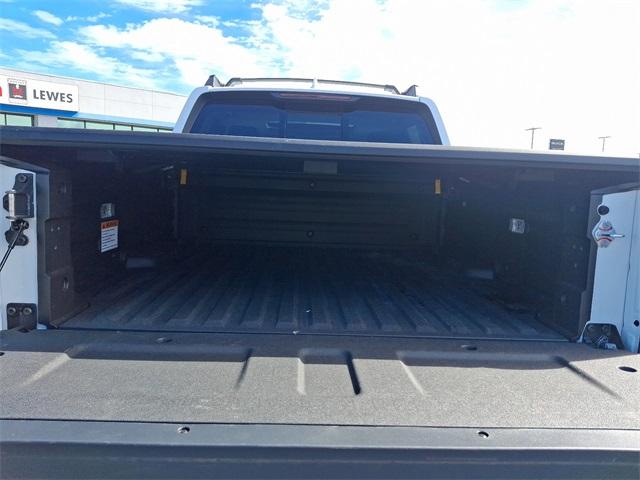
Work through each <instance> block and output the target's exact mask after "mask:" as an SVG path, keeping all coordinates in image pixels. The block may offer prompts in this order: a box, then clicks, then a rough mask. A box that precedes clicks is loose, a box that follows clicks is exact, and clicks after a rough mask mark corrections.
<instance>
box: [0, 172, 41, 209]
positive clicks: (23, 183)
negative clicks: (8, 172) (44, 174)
mask: <svg viewBox="0 0 640 480" xmlns="http://www.w3.org/2000/svg"><path fill="white" fill-rule="evenodd" d="M34 196H35V190H34V175H33V173H18V174H17V175H16V180H15V183H14V184H13V188H12V189H11V190H7V192H6V193H5V194H4V197H2V206H3V208H4V209H5V210H6V211H7V212H8V213H9V215H7V218H8V219H9V220H22V219H25V218H33V215H34V203H33V200H34Z"/></svg>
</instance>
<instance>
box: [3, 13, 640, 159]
mask: <svg viewBox="0 0 640 480" xmlns="http://www.w3.org/2000/svg"><path fill="white" fill-rule="evenodd" d="M639 4H640V2H638V1H637V0H607V1H599V0H528V1H527V0H423V1H418V0H319V1H313V0H299V1H294V0H266V1H258V0H251V1H243V0H240V1H230V0H216V1H212V2H205V1H204V0H112V1H108V2H107V1H98V0H84V1H72V0H56V1H53V0H49V1H47V0H0V65H1V66H5V67H13V68H17V69H22V70H27V71H35V72H44V73H52V74H59V75H64V76H71V77H78V78H84V79H93V80H98V81H104V82H110V83H116V84H122V85H130V86H139V87H143V88H154V89H159V90H165V91H172V92H177V93H185V94H186V93H188V92H189V91H190V90H191V89H192V88H193V87H195V86H199V85H202V84H203V83H204V81H205V79H206V78H207V76H208V74H209V73H216V74H218V75H219V76H220V77H222V78H223V79H226V78H229V77H231V76H269V75H272V76H311V77H321V78H339V79H348V80H363V81H369V82H374V83H394V84H396V85H398V87H400V88H406V87H407V86H409V85H411V84H418V85H419V86H420V87H421V91H420V93H421V94H424V95H425V96H429V97H431V98H433V99H434V100H435V101H436V103H438V104H439V106H440V109H441V111H442V114H443V117H444V119H445V123H446V124H447V125H448V129H449V132H450V136H451V138H452V141H453V142H454V143H456V144H460V145H473V146H490V147H491V146H493V147H514V148H525V147H526V146H527V144H528V137H527V133H526V132H525V131H524V129H525V128H527V127H530V126H542V127H543V130H541V131H540V132H539V133H538V143H537V144H536V147H537V148H540V149H544V148H546V143H547V142H548V139H549V138H565V139H566V140H567V148H568V149H569V150H571V151H579V152H588V153H597V151H598V145H599V143H598V140H597V137H598V136H600V135H611V136H612V138H611V139H610V141H609V144H608V148H609V149H610V152H611V153H619V154H625V155H633V156H637V155H638V153H639V152H640V133H639V132H640V72H639V70H640V51H639V50H640V46H639V44H640V42H638V41H637V32H638V31H640V7H639V6H638V5H639Z"/></svg>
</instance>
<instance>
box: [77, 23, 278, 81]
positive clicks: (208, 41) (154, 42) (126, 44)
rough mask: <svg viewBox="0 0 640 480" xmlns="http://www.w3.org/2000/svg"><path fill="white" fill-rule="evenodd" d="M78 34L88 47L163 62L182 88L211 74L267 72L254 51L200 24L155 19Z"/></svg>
mask: <svg viewBox="0 0 640 480" xmlns="http://www.w3.org/2000/svg"><path fill="white" fill-rule="evenodd" d="M80 35H81V38H82V39H83V40H84V41H86V42H87V43H89V44H90V45H95V46H100V47H107V48H111V49H119V52H121V54H126V55H129V56H132V57H135V58H137V59H142V58H144V57H145V56H148V57H149V59H150V60H152V61H155V62H157V61H159V60H160V59H164V61H165V62H166V64H167V65H168V66H170V67H175V68H176V69H177V70H178V72H179V73H180V77H179V79H178V80H179V81H180V82H181V83H182V84H184V85H191V86H195V85H202V84H203V83H204V82H205V80H206V79H207V78H208V76H209V75H210V74H211V73H217V74H218V75H222V76H230V75H238V74H242V75H257V74H261V73H262V72H264V71H268V70H269V69H268V67H267V65H265V64H264V61H263V60H262V59H261V58H260V56H259V54H258V52H257V51H252V50H250V49H248V48H246V47H245V46H243V45H241V44H239V43H238V42H237V41H236V40H235V39H234V38H231V37H227V36H225V35H224V34H223V32H222V31H221V30H220V29H219V28H217V27H214V26H211V25H205V24H202V23H199V22H188V21H185V20H180V19H177V18H157V19H153V20H149V21H147V22H144V23H142V24H137V25H127V26H126V27H125V28H122V29H120V28H118V27H115V26H112V25H108V26H107V25H94V26H88V27H84V28H81V29H80ZM176 87H177V86H176ZM176 87H174V88H176Z"/></svg>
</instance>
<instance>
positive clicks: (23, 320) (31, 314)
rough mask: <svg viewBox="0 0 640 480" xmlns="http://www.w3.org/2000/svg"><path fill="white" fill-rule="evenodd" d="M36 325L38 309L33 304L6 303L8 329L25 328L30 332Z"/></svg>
mask: <svg viewBox="0 0 640 480" xmlns="http://www.w3.org/2000/svg"><path fill="white" fill-rule="evenodd" d="M37 323H38V307H37V305H36V304H35V303H8V304H7V326H8V328H26V329H28V330H32V329H34V328H36V326H37Z"/></svg>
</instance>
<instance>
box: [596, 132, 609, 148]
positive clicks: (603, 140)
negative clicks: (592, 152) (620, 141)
mask: <svg viewBox="0 0 640 480" xmlns="http://www.w3.org/2000/svg"><path fill="white" fill-rule="evenodd" d="M607 138H611V135H605V136H604V137H598V139H600V140H602V151H603V152H604V142H606V141H607Z"/></svg>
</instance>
